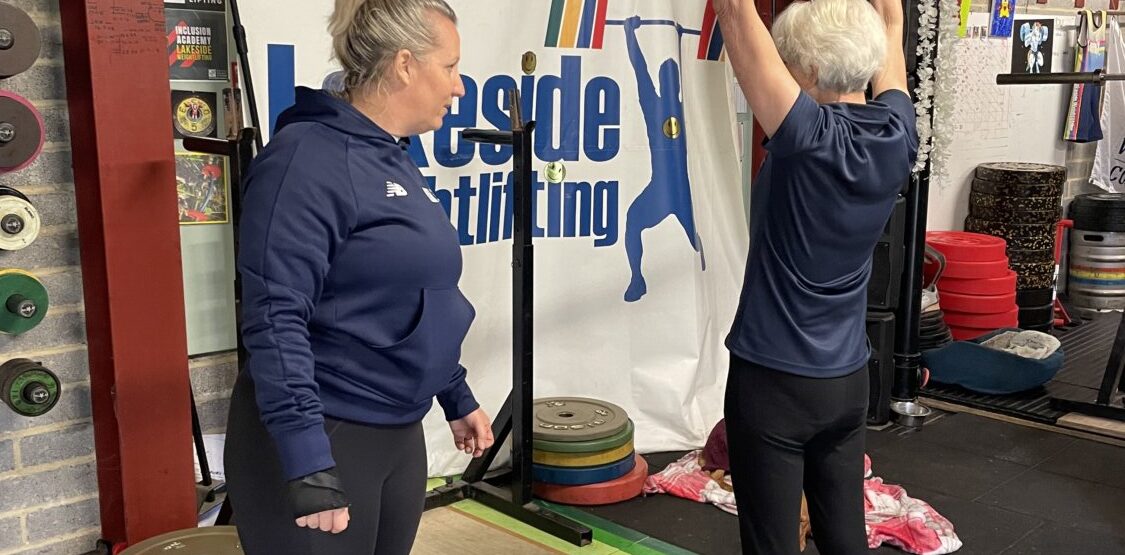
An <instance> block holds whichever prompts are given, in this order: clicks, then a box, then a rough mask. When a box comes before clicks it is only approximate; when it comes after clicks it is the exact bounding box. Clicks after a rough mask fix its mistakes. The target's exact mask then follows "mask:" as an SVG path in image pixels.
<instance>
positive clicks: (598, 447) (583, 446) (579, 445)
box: [533, 420, 634, 453]
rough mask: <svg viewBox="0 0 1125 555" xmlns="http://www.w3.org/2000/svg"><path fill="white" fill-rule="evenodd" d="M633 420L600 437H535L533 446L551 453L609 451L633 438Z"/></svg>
mask: <svg viewBox="0 0 1125 555" xmlns="http://www.w3.org/2000/svg"><path fill="white" fill-rule="evenodd" d="M633 430H634V427H633V421H632V420H626V421H625V429H624V430H621V431H620V432H618V433H616V434H614V435H611V436H609V437H604V438H601V439H592V440H588V441H548V440H545V439H535V440H534V442H533V443H534V444H533V447H534V448H535V450H537V451H549V452H552V453H597V452H600V451H609V450H610V449H614V448H617V447H620V446H622V445H624V444H626V443H628V442H629V441H631V440H632V439H633Z"/></svg>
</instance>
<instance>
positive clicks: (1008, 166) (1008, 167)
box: [974, 162, 1066, 184]
mask: <svg viewBox="0 0 1125 555" xmlns="http://www.w3.org/2000/svg"><path fill="white" fill-rule="evenodd" d="M974 174H975V176H976V177H977V178H979V179H983V180H985V181H991V182H993V183H1059V184H1061V183H1063V182H1065V181H1066V166H1055V165H1048V164H1033V163H1029V162H988V163H984V164H980V165H978V166H977V169H976V171H975V172H974Z"/></svg>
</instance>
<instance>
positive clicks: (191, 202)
mask: <svg viewBox="0 0 1125 555" xmlns="http://www.w3.org/2000/svg"><path fill="white" fill-rule="evenodd" d="M176 198H177V200H178V202H177V204H178V206H179V218H180V224H181V225H192V224H225V223H227V222H229V221H230V204H229V199H230V196H229V184H228V178H227V160H226V158H225V157H223V156H215V155H213V154H198V153H195V152H177V153H176Z"/></svg>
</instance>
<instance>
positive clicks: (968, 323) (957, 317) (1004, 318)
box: [944, 303, 1020, 329]
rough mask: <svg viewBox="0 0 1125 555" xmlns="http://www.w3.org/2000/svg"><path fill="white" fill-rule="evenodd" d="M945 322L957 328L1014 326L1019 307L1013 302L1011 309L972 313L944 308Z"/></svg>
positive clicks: (1018, 315) (1016, 323)
mask: <svg viewBox="0 0 1125 555" xmlns="http://www.w3.org/2000/svg"><path fill="white" fill-rule="evenodd" d="M944 312H945V323H946V324H947V325H949V326H950V327H954V326H955V327H958V328H990V329H996V328H1014V327H1016V326H1017V325H1019V319H1020V309H1019V307H1018V306H1016V305H1015V303H1013V304H1012V308H1011V310H1007V311H1005V312H997V313H993V314H973V313H970V312H954V311H952V310H944Z"/></svg>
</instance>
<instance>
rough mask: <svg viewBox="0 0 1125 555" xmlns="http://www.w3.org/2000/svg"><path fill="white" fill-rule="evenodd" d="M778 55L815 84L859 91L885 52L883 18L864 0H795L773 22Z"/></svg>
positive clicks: (844, 90) (831, 88)
mask: <svg viewBox="0 0 1125 555" xmlns="http://www.w3.org/2000/svg"><path fill="white" fill-rule="evenodd" d="M772 34H773V42H774V44H775V45H776V46H777V51H778V53H779V54H781V59H782V61H784V62H785V63H786V64H789V65H791V66H794V67H796V68H798V69H799V70H800V71H802V72H804V73H806V74H807V75H809V76H811V75H812V72H813V70H815V71H816V78H817V83H816V84H817V87H819V88H820V89H821V90H825V91H830V92H836V93H853V92H860V91H863V90H865V89H866V88H867V83H868V82H869V81H871V78H872V77H874V76H875V74H876V73H877V72H878V71H879V70H880V69H882V67H883V61H884V59H885V58H886V54H887V33H886V27H885V26H884V22H883V18H882V17H880V16H879V14H878V13H877V12H876V11H875V8H873V7H872V6H871V4H870V3H869V2H868V1H867V0H814V1H812V2H803V1H797V2H793V3H792V4H790V5H789V7H788V8H786V9H785V11H783V12H781V15H779V16H778V17H777V19H776V20H775V21H774V23H773V29H772Z"/></svg>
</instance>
